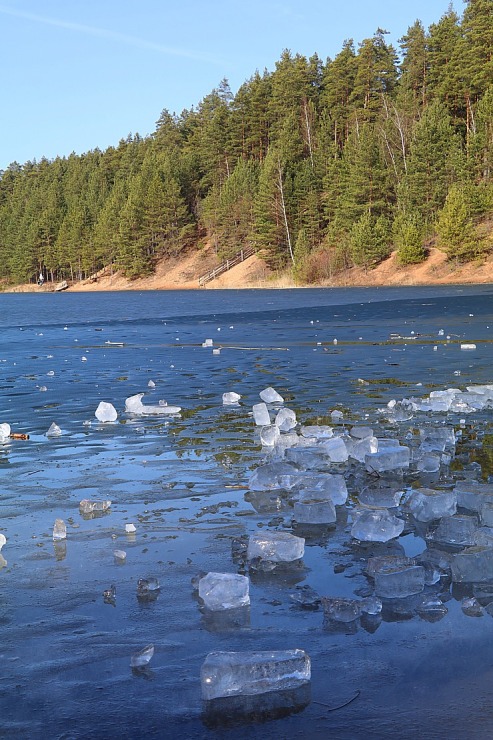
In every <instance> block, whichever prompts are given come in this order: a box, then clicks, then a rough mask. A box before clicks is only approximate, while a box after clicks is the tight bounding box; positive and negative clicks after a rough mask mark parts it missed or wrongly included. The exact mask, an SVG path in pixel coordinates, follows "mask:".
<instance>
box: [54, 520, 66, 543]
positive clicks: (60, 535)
mask: <svg viewBox="0 0 493 740" xmlns="http://www.w3.org/2000/svg"><path fill="white" fill-rule="evenodd" d="M53 539H54V540H55V541H57V540H65V539H67V526H66V524H65V522H64V521H63V519H55V524H54V526H53Z"/></svg>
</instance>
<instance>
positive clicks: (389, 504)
mask: <svg viewBox="0 0 493 740" xmlns="http://www.w3.org/2000/svg"><path fill="white" fill-rule="evenodd" d="M403 495H404V491H400V490H396V489H395V486H393V487H392V486H385V485H376V486H367V487H366V488H363V489H362V490H361V491H360V492H359V493H358V501H359V502H360V504H361V505H362V506H367V507H369V508H372V509H393V508H396V507H397V506H399V504H400V502H401V498H402V497H403Z"/></svg>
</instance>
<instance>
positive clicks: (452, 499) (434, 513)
mask: <svg viewBox="0 0 493 740" xmlns="http://www.w3.org/2000/svg"><path fill="white" fill-rule="evenodd" d="M406 509H407V510H408V511H409V512H410V513H411V514H412V515H413V516H414V518H415V519H417V520H418V522H432V521H434V520H435V519H441V518H442V517H444V516H446V517H450V516H453V515H454V514H455V512H456V511H457V496H456V494H455V493H454V491H435V490H433V489H432V488H417V489H415V490H413V492H412V493H411V495H410V496H409V498H408V499H407V502H406Z"/></svg>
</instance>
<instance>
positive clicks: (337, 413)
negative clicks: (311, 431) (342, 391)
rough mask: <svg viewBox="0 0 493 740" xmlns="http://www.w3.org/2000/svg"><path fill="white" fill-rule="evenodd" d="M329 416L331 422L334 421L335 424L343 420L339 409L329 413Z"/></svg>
mask: <svg viewBox="0 0 493 740" xmlns="http://www.w3.org/2000/svg"><path fill="white" fill-rule="evenodd" d="M330 415H331V417H332V421H335V422H336V423H337V422H339V421H342V419H343V418H344V414H343V413H342V411H339V409H334V410H333V411H331V412H330Z"/></svg>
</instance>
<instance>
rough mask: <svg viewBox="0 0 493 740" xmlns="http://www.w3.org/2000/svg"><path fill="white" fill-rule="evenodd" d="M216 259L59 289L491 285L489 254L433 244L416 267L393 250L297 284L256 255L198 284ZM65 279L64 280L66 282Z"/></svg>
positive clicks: (208, 253) (48, 289) (208, 254)
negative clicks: (453, 253)
mask: <svg viewBox="0 0 493 740" xmlns="http://www.w3.org/2000/svg"><path fill="white" fill-rule="evenodd" d="M214 261H216V262H217V257H216V256H215V254H214V253H213V251H212V250H210V249H205V250H199V251H195V252H193V253H191V254H188V255H185V256H183V257H182V258H181V259H176V258H175V259H172V260H162V261H161V262H159V263H158V264H157V266H156V271H155V273H153V274H152V275H149V276H146V277H142V278H137V279H136V280H128V279H126V278H125V277H123V276H122V275H120V274H119V273H118V272H115V273H113V274H109V273H108V271H107V270H101V271H100V272H99V273H97V274H96V275H94V276H92V277H91V278H88V279H86V280H82V281H80V282H79V281H77V282H74V283H71V284H70V283H69V285H68V287H67V288H66V289H65V290H64V291H59V292H73V293H78V292H87V293H90V292H108V291H145V290H165V291H172V290H255V289H257V290H259V289H261V290H293V289H308V288H378V287H399V286H408V287H410V286H416V287H418V286H419V287H425V286H429V287H430V286H433V285H487V284H493V256H489V257H486V258H483V259H482V260H481V261H479V260H478V261H476V262H469V263H465V264H459V265H457V264H455V263H451V262H449V261H448V260H447V257H446V255H445V254H444V253H443V252H441V251H440V250H438V249H435V248H431V249H430V250H429V254H428V257H427V259H426V260H425V261H424V262H422V263H420V264H417V265H406V266H401V265H399V263H398V260H397V256H396V254H395V253H393V254H392V255H391V256H390V257H389V258H388V259H386V260H384V261H383V262H381V263H380V264H379V265H377V266H376V267H375V268H373V269H371V270H367V271H365V270H364V269H362V268H357V267H352V268H349V269H348V270H346V271H344V272H341V273H337V274H336V275H332V276H330V277H329V276H327V278H326V279H324V280H320V281H319V282H317V283H311V284H300V283H297V282H295V281H294V280H293V278H292V276H291V274H290V273H288V272H286V273H280V274H276V273H274V272H272V271H271V270H270V269H269V267H268V266H267V264H266V263H265V262H264V261H263V260H262V259H261V258H259V257H258V256H257V255H253V256H252V257H249V258H248V259H246V260H245V261H244V262H242V263H240V264H238V265H236V266H235V267H233V268H231V269H230V270H229V271H228V272H225V273H223V274H222V275H220V276H219V277H217V278H216V279H215V280H213V281H211V282H210V283H207V284H206V285H205V286H202V287H201V286H200V285H199V282H198V281H199V277H200V276H201V275H203V274H204V270H205V269H207V267H209V266H210V265H214ZM67 282H68V281H67ZM57 284H58V283H54V284H53V285H51V284H46V283H45V284H44V285H43V286H38V285H37V284H34V283H26V284H22V285H14V286H5V287H4V288H3V291H2V292H5V293H52V292H56V291H55V286H56V285H57Z"/></svg>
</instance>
